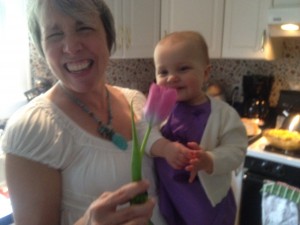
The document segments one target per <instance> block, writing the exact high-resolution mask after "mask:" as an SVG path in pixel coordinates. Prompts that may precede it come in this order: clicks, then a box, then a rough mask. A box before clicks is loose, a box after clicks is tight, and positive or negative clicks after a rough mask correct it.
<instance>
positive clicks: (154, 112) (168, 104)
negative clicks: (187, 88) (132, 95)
mask: <svg viewBox="0 0 300 225" xmlns="http://www.w3.org/2000/svg"><path fill="white" fill-rule="evenodd" d="M176 98H177V92H176V90H175V89H173V88H167V87H164V86H159V85H157V84H154V83H153V84H151V86H150V89H149V95H148V98H147V102H146V105H145V107H144V115H145V119H146V121H147V122H148V123H150V124H152V125H157V124H159V123H161V122H162V121H163V120H165V119H166V118H167V116H168V115H169V114H170V112H171V110H172V108H173V106H174V104H175V102H176Z"/></svg>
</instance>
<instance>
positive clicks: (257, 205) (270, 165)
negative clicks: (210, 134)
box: [239, 137, 300, 225]
mask: <svg viewBox="0 0 300 225" xmlns="http://www.w3.org/2000/svg"><path fill="white" fill-rule="evenodd" d="M268 147H269V146H268V142H267V140H266V139H265V138H264V137H262V138H260V139H259V140H257V141H256V142H254V143H253V144H251V145H250V146H249V147H248V151H247V156H246V159H245V163H244V175H243V181H242V193H241V204H240V206H241V208H240V223H239V224H240V225H262V206H261V205H262V192H261V189H262V187H263V184H264V181H266V180H269V181H274V182H277V181H281V182H284V183H286V184H288V185H291V186H293V187H297V188H300V179H299V174H300V155H297V154H294V153H293V154H292V155H287V154H286V153H287V152H278V151H273V149H268Z"/></svg>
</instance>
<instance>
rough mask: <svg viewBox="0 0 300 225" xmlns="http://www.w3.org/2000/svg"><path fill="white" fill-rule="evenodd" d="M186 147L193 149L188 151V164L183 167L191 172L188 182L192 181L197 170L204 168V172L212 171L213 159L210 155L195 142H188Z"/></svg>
mask: <svg viewBox="0 0 300 225" xmlns="http://www.w3.org/2000/svg"><path fill="white" fill-rule="evenodd" d="M188 147H189V148H191V149H193V151H192V152H190V160H189V165H188V166H186V167H185V169H186V170H187V171H190V172H191V174H190V178H189V183H192V182H193V181H194V179H195V178H196V176H197V173H198V171H200V170H204V171H205V172H206V173H212V171H213V161H212V158H211V157H210V155H209V154H207V153H206V152H205V151H204V150H203V149H201V147H200V146H199V145H198V144H197V143H195V142H189V143H188Z"/></svg>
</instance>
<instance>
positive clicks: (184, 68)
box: [179, 66, 189, 72]
mask: <svg viewBox="0 0 300 225" xmlns="http://www.w3.org/2000/svg"><path fill="white" fill-rule="evenodd" d="M188 69H189V67H188V66H181V67H180V68H179V70H180V71H183V72H184V71H186V70H188Z"/></svg>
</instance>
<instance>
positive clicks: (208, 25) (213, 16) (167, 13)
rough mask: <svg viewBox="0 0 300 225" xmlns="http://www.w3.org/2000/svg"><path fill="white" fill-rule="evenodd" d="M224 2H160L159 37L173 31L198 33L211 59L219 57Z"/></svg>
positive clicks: (174, 0) (163, 0) (180, 0)
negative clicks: (203, 40)
mask: <svg viewBox="0 0 300 225" xmlns="http://www.w3.org/2000/svg"><path fill="white" fill-rule="evenodd" d="M223 11H224V0H188V1H186V0H162V8H161V37H163V36H165V35H166V34H168V33H170V32H174V31H181V30H195V31H198V32H200V33H201V34H202V35H203V36H204V38H205V40H206V42H207V45H208V48H209V55H210V57H211V58H220V57H221V48H222V47H221V46H222V33H223Z"/></svg>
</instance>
